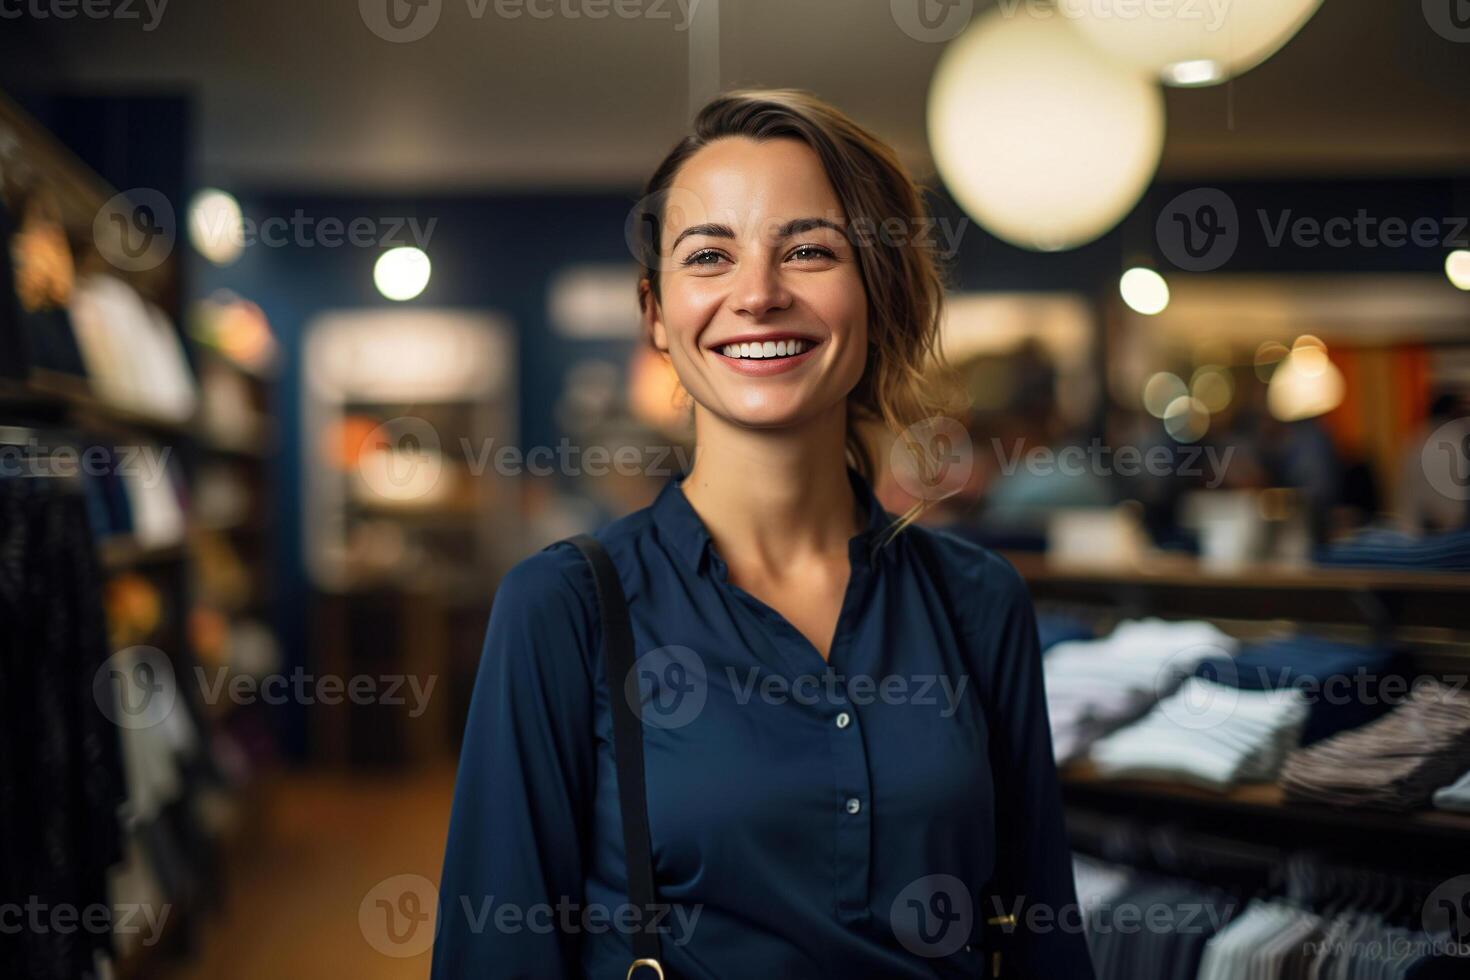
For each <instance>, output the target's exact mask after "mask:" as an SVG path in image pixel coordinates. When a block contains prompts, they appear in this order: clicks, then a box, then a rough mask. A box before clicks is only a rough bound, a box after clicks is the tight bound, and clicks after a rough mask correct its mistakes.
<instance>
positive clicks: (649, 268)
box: [630, 89, 959, 527]
mask: <svg viewBox="0 0 1470 980" xmlns="http://www.w3.org/2000/svg"><path fill="white" fill-rule="evenodd" d="M727 136H744V137H749V138H751V139H756V140H769V139H782V138H786V139H797V140H801V141H802V142H803V143H805V144H806V145H808V146H810V147H811V148H812V149H813V150H814V151H815V152H816V154H817V156H818V158H819V159H820V160H821V162H822V167H823V169H824V170H825V171H826V173H827V179H828V180H829V181H830V182H831V184H832V188H833V190H834V191H835V192H836V194H837V198H838V200H839V201H840V202H841V203H842V208H843V211H844V213H845V216H846V219H847V226H848V228H847V233H848V238H849V240H850V241H852V242H853V244H854V246H856V252H857V255H858V260H859V268H860V270H861V272H862V278H863V286H864V288H865V289H866V291H867V297H868V358H867V366H866V368H865V369H864V371H863V376H862V378H861V379H860V380H859V381H858V383H857V386H856V387H855V388H854V389H853V390H852V393H851V394H850V395H849V396H848V399H847V405H848V424H847V455H848V458H849V461H850V462H851V464H852V466H853V467H854V468H855V469H856V470H857V471H858V472H859V473H861V474H862V476H863V477H864V479H866V480H868V481H869V482H870V483H871V482H873V481H874V480H875V479H876V477H877V475H878V471H879V461H878V459H877V451H876V449H875V447H874V446H873V445H872V443H871V442H870V441H869V440H868V439H866V438H865V437H864V435H863V430H864V429H866V428H868V427H870V426H873V425H876V424H881V425H882V426H884V427H886V428H887V429H888V430H889V431H890V432H892V433H893V434H894V435H897V436H898V437H899V438H904V439H905V440H908V441H910V442H911V441H912V438H911V434H910V433H909V431H908V430H909V429H910V427H911V426H913V425H914V424H915V423H917V422H920V421H922V420H924V419H927V418H932V417H934V416H937V415H941V414H946V413H949V412H953V411H955V410H957V409H958V408H959V403H958V401H957V398H958V395H957V389H956V388H955V386H954V385H953V384H952V377H951V374H950V372H949V369H948V365H947V364H946V363H945V361H944V356H943V353H942V351H941V349H940V345H939V328H940V319H941V316H942V314H943V306H944V287H945V283H944V276H943V270H942V269H941V267H940V264H939V261H938V257H937V256H936V254H935V249H934V240H933V237H932V235H931V233H930V229H931V228H932V223H931V222H930V220H929V213H928V209H927V208H926V207H925V204H924V201H923V197H922V188H921V187H920V185H919V184H917V183H916V182H915V181H914V180H913V178H912V177H910V176H909V174H908V172H907V171H906V170H905V169H904V167H903V165H902V164H901V163H900V162H899V160H898V158H897V156H896V155H895V154H894V152H893V150H892V149H891V148H890V147H889V146H888V145H887V144H886V143H884V142H883V141H882V140H880V139H879V138H878V137H876V136H874V135H873V134H872V133H870V132H869V131H868V130H866V129H864V128H863V127H862V126H859V125H858V124H857V123H856V122H854V121H853V120H852V119H850V118H849V117H848V116H846V115H845V114H843V113H842V112H841V111H840V110H838V109H836V108H835V107H833V106H831V105H829V104H828V103H826V102H823V101H822V100H821V99H819V98H817V97H816V96H814V95H811V94H810V93H808V92H803V91H800V90H797V89H748V90H738V91H732V92H727V93H725V94H723V95H720V96H718V97H716V98H715V99H714V100H712V101H711V102H709V103H708V104H707V105H705V107H704V108H703V109H701V110H700V111H699V114H698V116H696V117H695V120H694V127H693V131H692V132H691V133H690V134H689V135H688V136H686V137H684V138H683V139H682V140H680V141H679V142H678V144H676V145H675V146H674V148H673V149H672V150H671V151H670V152H669V154H668V156H666V157H664V159H663V162H662V163H660V164H659V165H658V168H657V169H656V170H655V171H654V172H653V176H652V177H650V178H649V180H648V184H647V186H646V187H645V188H644V191H643V197H642V198H641V199H640V202H639V204H640V206H639V208H638V209H637V210H636V212H635V214H634V215H633V216H632V218H633V220H634V222H636V224H635V225H633V226H630V237H632V236H635V235H636V239H635V240H634V244H635V247H636V250H637V251H638V253H639V254H638V258H639V262H640V264H641V265H642V267H643V272H642V279H643V280H647V281H648V283H649V291H650V292H652V294H653V297H654V298H655V299H658V298H660V293H659V267H660V260H659V256H660V252H659V248H660V231H661V229H662V228H663V219H664V205H665V203H666V201H667V199H668V196H669V189H670V187H671V186H672V184H673V182H674V178H675V176H676V175H677V174H678V172H679V168H680V167H682V166H683V165H684V163H685V162H686V161H687V160H688V159H689V158H690V157H691V156H693V155H694V154H695V153H696V152H697V151H699V150H700V149H702V148H704V147H705V146H708V145H709V144H710V143H712V142H714V141H715V140H718V139H721V138H724V137H727ZM895 227H900V228H901V230H900V231H899V233H898V234H897V235H894V234H893V233H892V229H893V228H895ZM646 299H647V296H646V293H645V292H644V290H643V288H642V286H641V283H640V288H639V304H640V307H642V305H643V304H644V303H645V302H646ZM911 448H914V447H911ZM927 448H928V447H917V449H916V451H915V457H916V462H917V465H918V466H920V467H921V468H924V467H926V466H927V465H928V464H926V463H925V461H924V460H925V458H926V457H927V456H928V453H927V451H926V450H927ZM922 476H923V477H925V478H927V477H928V476H929V474H928V472H927V471H926V472H924V473H923V474H922ZM923 506H924V505H923V503H922V502H921V503H920V504H919V505H918V506H916V507H915V508H914V509H912V510H911V511H910V512H908V513H906V514H905V515H904V516H903V519H902V520H901V521H900V522H899V525H898V526H899V527H902V526H903V525H905V524H907V523H908V522H910V521H911V520H913V519H914V518H915V517H916V516H918V514H919V513H920V512H921V511H922V509H923Z"/></svg>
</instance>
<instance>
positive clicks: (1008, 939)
mask: <svg viewBox="0 0 1470 980" xmlns="http://www.w3.org/2000/svg"><path fill="white" fill-rule="evenodd" d="M910 530H913V531H917V532H918V533H915V534H909V535H908V537H909V540H911V541H913V542H914V550H915V551H917V552H918V553H919V559H920V560H921V561H922V562H923V563H924V566H925V567H926V568H927V569H928V570H929V577H930V578H932V579H933V580H934V581H935V583H936V584H937V585H938V586H939V591H940V595H941V597H942V598H943V600H944V606H945V609H946V610H947V611H948V612H949V615H950V616H951V617H953V616H954V615H955V612H956V608H957V607H956V605H955V597H954V594H953V593H952V592H951V590H950V588H949V583H948V582H947V581H945V579H944V575H943V573H942V572H941V571H940V568H939V562H938V559H937V557H936V556H935V555H934V554H933V545H932V544H931V542H930V541H929V540H928V538H927V535H926V534H925V533H924V531H925V529H924V528H912V529H910ZM984 702H985V704H984V706H985V723H986V726H987V728H988V735H989V737H988V738H987V739H986V741H987V742H988V743H989V748H990V776H991V783H992V787H993V789H994V791H995V792H994V797H995V804H994V805H995V826H996V829H997V831H1001V830H1004V828H1006V827H1008V826H1010V824H1009V823H1008V822H1007V817H1006V815H1007V813H1008V812H1009V806H1008V803H1009V800H1008V799H1007V797H1008V796H1009V795H1010V794H1009V792H1008V791H1007V788H1006V787H1005V786H1004V785H1002V780H1003V779H1004V775H1005V772H1006V770H1005V768H1004V761H1003V760H1002V759H1000V758H999V756H998V752H999V748H1000V740H999V739H998V738H997V737H996V720H997V719H996V715H995V712H996V711H997V710H999V706H998V705H995V704H994V703H993V700H992V699H991V698H990V697H989V696H988V694H987V696H986V697H985V699H984ZM994 852H995V862H994V867H993V871H992V873H991V878H990V881H989V882H987V884H988V886H989V887H988V888H987V889H986V894H984V895H981V896H980V913H981V915H982V916H983V918H982V919H981V922H982V924H983V925H984V930H983V932H984V936H985V940H984V942H985V945H986V947H987V948H988V949H989V950H990V953H991V956H990V976H991V977H992V978H999V977H1003V976H1006V975H1007V974H1008V972H1009V971H1007V970H1005V964H1007V963H1010V962H1011V957H1010V955H1009V954H1010V953H1011V951H1012V949H1013V948H1014V945H1015V933H1016V916H1015V914H1014V912H1013V911H1012V910H1013V909H1014V908H1015V903H1016V901H1017V899H1018V898H1019V897H1020V896H1018V895H1017V894H1016V888H1015V885H1014V882H1015V880H1016V876H1015V874H1014V873H1013V872H1012V870H1011V866H1010V865H1011V861H1010V855H1011V849H1010V848H1008V847H1006V846H1004V845H1003V844H1002V842H1001V841H1000V840H999V838H997V840H996V841H995V847H994Z"/></svg>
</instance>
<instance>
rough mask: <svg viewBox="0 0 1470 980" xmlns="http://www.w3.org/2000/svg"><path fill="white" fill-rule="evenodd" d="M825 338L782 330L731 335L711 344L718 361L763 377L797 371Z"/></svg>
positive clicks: (740, 372)
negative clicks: (819, 338)
mask: <svg viewBox="0 0 1470 980" xmlns="http://www.w3.org/2000/svg"><path fill="white" fill-rule="evenodd" d="M821 344H822V341H820V340H817V339H815V338H812V337H805V336H802V335H800V334H793V333H790V332H789V331H788V332H782V331H774V332H773V331H766V332H762V333H747V334H741V335H739V336H736V337H729V338H725V339H723V340H721V341H719V342H718V343H716V344H711V345H710V347H709V348H708V349H709V351H710V353H711V354H713V355H714V358H715V360H716V361H718V362H719V363H721V364H724V365H725V366H726V367H728V368H729V369H730V370H732V371H735V372H737V373H739V374H743V375H745V376H746V377H754V378H763V377H769V376H771V375H775V374H785V373H786V372H788V371H795V370H796V369H797V368H799V367H801V366H802V365H803V364H806V363H808V362H809V361H810V360H811V359H812V355H813V354H815V353H816V352H817V349H818V348H819V347H820V346H821Z"/></svg>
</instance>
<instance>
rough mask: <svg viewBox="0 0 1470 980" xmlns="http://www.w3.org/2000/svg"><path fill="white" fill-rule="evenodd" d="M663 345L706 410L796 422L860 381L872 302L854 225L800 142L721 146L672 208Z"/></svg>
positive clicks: (670, 198) (755, 423) (677, 182)
mask: <svg viewBox="0 0 1470 980" xmlns="http://www.w3.org/2000/svg"><path fill="white" fill-rule="evenodd" d="M666 200H667V202H668V204H667V206H666V207H665V212H664V225H663V229H662V235H661V241H660V254H661V256H662V271H661V273H660V280H661V282H660V288H661V290H662V297H661V302H660V303H659V304H657V308H655V305H654V304H652V303H649V304H648V313H647V314H646V316H648V317H649V318H650V321H651V322H650V323H649V326H650V327H651V329H652V331H653V338H654V344H655V345H656V346H657V347H658V348H659V349H660V350H662V351H666V352H667V353H668V354H669V356H670V358H671V359H672V361H673V365H674V370H675V371H676V372H677V373H678V375H679V380H680V382H681V383H682V384H683V386H684V388H685V389H686V390H687V391H688V392H689V394H690V395H691V396H692V397H693V398H694V400H695V402H697V403H698V404H699V406H700V407H701V408H703V409H704V410H706V411H709V412H712V413H714V414H715V415H717V416H719V417H720V418H722V419H724V420H726V421H728V422H731V423H734V424H736V425H742V426H748V427H752V428H778V427H786V426H795V425H800V424H801V423H802V422H804V421H806V420H808V419H811V418H814V417H816V416H818V415H819V414H821V413H823V412H824V411H826V410H829V409H831V408H832V407H833V406H834V405H837V404H839V403H841V402H843V401H844V400H845V399H846V398H847V395H848V393H849V392H850V391H852V389H853V387H854V386H855V385H856V384H857V383H858V380H859V379H860V378H861V377H862V373H863V368H864V365H865V361H866V351H867V342H868V337H867V333H868V331H867V316H868V303H867V294H866V293H865V292H864V289H863V280H862V272H861V271H860V269H859V268H858V256H857V254H856V252H855V249H854V247H853V246H852V245H851V244H849V242H848V241H847V238H846V237H845V235H844V234H843V229H844V228H845V227H846V216H845V215H844V213H843V211H842V206H841V203H840V202H839V200H838V198H837V195H836V194H835V193H834V192H833V190H832V187H831V185H830V184H829V183H828V181H827V175H826V173H825V171H823V169H822V165H821V162H820V161H819V160H818V158H817V155H816V153H815V152H814V151H813V150H812V149H811V147H809V146H807V145H806V144H805V143H802V142H800V141H798V140H794V139H775V140H767V141H765V142H757V141H755V140H753V139H748V138H744V137H729V138H725V139H721V140H717V141H716V142H714V143H711V144H710V145H709V146H706V147H705V148H704V149H702V150H700V151H698V152H697V153H695V154H694V155H693V156H691V157H690V158H689V159H688V160H687V161H686V162H685V164H684V166H683V167H682V168H681V169H680V170H679V173H678V175H677V176H676V177H675V179H674V183H673V185H672V187H671V188H670V189H669V193H668V195H667V198H666Z"/></svg>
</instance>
